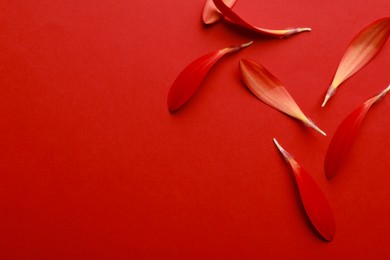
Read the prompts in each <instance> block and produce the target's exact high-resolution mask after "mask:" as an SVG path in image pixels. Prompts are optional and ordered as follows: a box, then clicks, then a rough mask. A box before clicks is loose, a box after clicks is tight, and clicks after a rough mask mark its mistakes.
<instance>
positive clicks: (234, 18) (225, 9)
mask: <svg viewBox="0 0 390 260" xmlns="http://www.w3.org/2000/svg"><path fill="white" fill-rule="evenodd" d="M213 2H214V4H215V6H216V7H217V8H218V10H219V11H220V12H221V13H222V14H223V15H224V16H225V18H227V19H228V20H229V21H230V22H232V23H234V24H236V25H239V26H241V27H244V28H246V29H248V30H251V31H254V32H256V33H259V34H260V35H265V36H272V37H277V38H284V37H288V36H291V35H293V34H296V33H300V32H305V31H311V29H310V28H293V29H284V30H272V29H264V28H260V27H256V26H253V25H251V24H249V23H247V22H246V21H244V20H243V19H242V18H241V17H240V16H238V15H237V14H236V13H235V12H233V11H232V9H230V8H229V6H227V5H226V4H225V3H224V2H223V0H213Z"/></svg>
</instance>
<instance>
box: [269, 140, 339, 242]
mask: <svg viewBox="0 0 390 260" xmlns="http://www.w3.org/2000/svg"><path fill="white" fill-rule="evenodd" d="M274 143H275V145H276V147H277V148H278V149H279V151H280V153H281V154H282V156H283V158H284V159H285V160H286V162H287V163H288V164H289V165H290V166H291V169H292V170H293V172H294V177H295V180H296V182H297V185H298V189H299V195H300V197H301V200H302V204H303V206H304V208H305V211H306V213H307V216H308V217H309V219H310V221H311V223H312V224H313V226H314V228H315V229H316V230H317V231H318V233H319V234H320V235H321V236H322V237H323V238H324V239H325V240H327V241H332V240H333V238H334V236H335V234H336V222H335V220H334V216H333V212H332V208H331V207H330V205H329V202H328V200H327V199H326V197H325V196H324V194H323V193H322V191H321V189H320V188H319V187H318V185H317V183H316V182H315V181H314V180H313V178H312V177H311V176H310V175H309V174H308V173H307V172H306V171H305V170H304V169H303V168H302V167H301V166H300V165H299V164H298V163H297V161H295V159H294V158H293V157H292V156H291V155H290V154H289V153H288V152H287V151H286V150H284V149H283V147H282V146H280V144H279V143H278V141H277V140H276V139H275V138H274Z"/></svg>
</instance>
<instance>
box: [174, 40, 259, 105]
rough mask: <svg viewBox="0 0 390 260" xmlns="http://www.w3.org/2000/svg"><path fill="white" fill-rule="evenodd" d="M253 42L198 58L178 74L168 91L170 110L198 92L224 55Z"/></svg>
mask: <svg viewBox="0 0 390 260" xmlns="http://www.w3.org/2000/svg"><path fill="white" fill-rule="evenodd" d="M252 43H253V42H252V41H251V42H248V43H245V44H241V45H239V46H232V47H227V48H223V49H220V50H217V51H213V52H211V53H208V54H206V55H203V56H202V57H200V58H198V59H196V60H195V61H193V62H192V63H191V64H189V65H188V66H187V67H186V68H185V69H184V70H183V71H182V72H181V73H180V74H179V76H177V78H176V80H175V82H173V84H172V87H171V88H170V90H169V93H168V100H167V103H168V110H169V111H170V112H174V111H176V110H178V109H179V108H180V107H181V106H183V105H184V104H185V103H186V102H187V101H188V100H189V99H190V98H191V97H192V95H193V94H194V93H195V92H196V90H197V89H198V88H199V86H200V84H201V83H202V81H203V79H204V78H205V77H206V75H207V73H208V72H209V70H210V69H211V68H212V67H213V65H214V64H215V63H216V62H217V61H218V60H220V59H221V58H222V57H223V56H225V55H226V54H229V53H233V52H236V51H239V50H241V49H242V48H245V47H247V46H249V45H251V44H252Z"/></svg>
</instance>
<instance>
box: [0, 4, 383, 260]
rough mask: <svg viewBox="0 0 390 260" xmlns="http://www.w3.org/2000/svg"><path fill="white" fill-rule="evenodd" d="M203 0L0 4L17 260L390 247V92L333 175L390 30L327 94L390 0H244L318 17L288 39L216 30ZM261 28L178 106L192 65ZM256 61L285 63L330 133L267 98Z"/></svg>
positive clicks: (276, 69)
mask: <svg viewBox="0 0 390 260" xmlns="http://www.w3.org/2000/svg"><path fill="white" fill-rule="evenodd" d="M203 4H204V1H203V0H199V1H198V0H196V1H195V0H193V1H178V0H175V1H141V0H132V1H125V0H114V1H109V0H104V1H91V0H84V1H75V0H70V1H69V0H68V1H60V0H58V1H52V0H39V1H20V0H13V1H4V0H3V1H0V12H1V15H0V140H1V144H0V176H1V179H0V258H1V259H88V258H90V259H286V258H289V259H346V258H355V259H368V258H370V259H386V258H390V247H389V246H388V245H389V242H390V238H389V233H390V232H389V231H390V222H389V215H390V175H389V173H390V164H389V159H390V158H389V153H388V148H389V145H390V141H389V140H390V135H389V130H390V120H389V116H388V113H389V111H390V97H385V98H384V99H383V100H382V101H381V102H380V103H378V104H377V105H375V106H374V107H373V108H372V110H371V111H370V112H369V115H368V116H367V118H366V119H365V122H364V124H363V127H362V129H361V132H360V134H359V137H358V138H357V141H356V143H355V144H354V146H353V149H352V152H351V154H350V156H349V158H348V160H347V161H346V163H345V166H344V167H343V168H342V170H341V172H340V173H339V174H338V175H337V176H336V177H335V178H334V179H332V180H331V181H328V180H326V178H325V176H324V172H323V161H324V157H325V152H326V149H327V146H328V144H329V142H330V137H331V136H332V135H333V133H334V131H335V130H336V128H337V126H338V125H339V124H340V122H341V121H342V120H343V119H344V118H345V117H346V116H347V115H348V114H349V113H350V112H351V111H352V110H353V109H354V108H356V107H357V106H358V105H359V104H361V103H362V102H363V101H364V100H366V99H367V98H369V97H371V96H373V95H374V94H376V93H378V92H379V91H380V90H382V89H384V88H385V87H386V86H387V85H388V84H389V68H390V59H389V57H390V45H389V42H388V43H387V44H386V45H385V47H384V49H383V50H382V52H381V53H380V54H379V55H378V56H377V57H376V58H375V59H374V60H373V61H372V62H371V63H370V64H369V65H368V66H367V67H365V68H364V69H363V70H362V71H360V72H359V73H358V74H356V75H355V76H353V77H352V78H351V79H350V80H348V81H347V82H345V83H344V85H343V86H342V87H340V88H339V90H338V92H337V94H336V95H335V96H334V97H333V98H332V99H331V100H330V102H329V103H328V104H327V106H326V107H325V108H321V102H322V101H323V98H324V95H325V93H326V89H327V88H328V85H329V84H330V82H331V80H332V77H333V74H334V72H335V70H336V68H337V65H338V63H339V61H340V59H341V57H342V55H343V53H344V50H345V48H346V47H347V45H348V43H349V42H350V40H351V39H352V38H353V36H354V35H355V34H356V33H357V32H358V31H360V29H362V28H363V27H364V26H366V25H367V24H369V23H371V22H372V21H374V20H376V19H378V18H381V17H384V16H389V11H390V1H388V0H376V1H361V0H354V1H352V0H345V1H335V0H332V1H312V0H299V1H298V0H292V1H285V0H273V1H255V0H240V1H239V2H238V3H237V4H236V6H235V8H234V10H235V11H236V12H237V13H238V14H240V15H241V16H242V17H243V18H244V19H245V20H247V21H248V22H250V23H252V24H254V25H258V26H260V27H264V28H275V29H279V28H280V29H283V28H286V27H311V28H312V29H313V31H312V32H310V33H302V34H299V35H296V36H293V37H291V38H289V39H284V40H275V39H263V38H261V37H257V36H255V35H253V34H250V33H249V34H248V33H242V32H241V30H239V29H238V28H234V27H231V25H230V24H228V23H226V22H221V23H218V24H216V25H214V26H210V27H204V26H203V25H202V22H201V12H202V8H203ZM249 40H254V41H255V43H254V44H253V46H250V47H248V48H247V49H245V50H242V51H240V52H239V53H236V54H234V55H231V56H229V57H225V58H224V60H223V61H221V62H220V63H218V64H217V66H216V67H215V68H214V69H212V71H211V73H210V74H209V76H208V77H207V78H206V80H205V81H204V83H203V85H202V87H201V88H200V89H199V91H198V93H196V95H195V96H194V97H193V98H192V100H191V101H190V102H189V103H188V104H187V105H186V106H185V107H183V109H182V110H181V111H179V112H178V113H176V114H173V115H172V114H170V113H169V112H168V109H167V105H166V97H167V93H168V90H169V88H170V86H171V84H172V83H173V81H174V80H175V78H176V76H177V75H178V74H179V73H180V71H181V70H182V69H183V68H184V67H185V66H186V65H187V64H189V63H190V62H191V61H193V60H194V59H196V58H198V57H200V56H201V55H203V54H205V53H207V52H210V51H213V50H216V49H219V48H223V47H226V46H229V45H232V44H240V43H244V42H248V41H249ZM240 58H251V59H255V60H257V61H259V62H260V63H261V64H262V65H264V66H265V67H266V68H267V69H268V70H270V71H271V72H272V73H273V74H274V75H275V76H277V77H278V78H279V79H280V80H281V81H282V82H283V83H284V84H285V86H286V87H287V89H288V90H289V91H290V93H291V95H292V96H293V97H294V98H295V100H296V101H297V103H298V104H299V105H300V107H301V108H302V110H303V111H304V112H305V113H306V114H307V115H308V116H309V117H310V118H312V119H313V120H314V121H315V122H316V123H317V124H318V125H319V127H321V128H322V129H323V130H324V131H325V132H327V133H328V137H323V136H321V135H319V134H318V133H316V132H314V131H312V130H310V129H307V128H305V127H303V126H302V125H300V124H299V123H298V122H297V121H294V120H293V119H291V118H288V117H287V116H286V115H284V114H282V113H280V112H278V111H276V110H274V109H272V108H270V107H268V106H267V105H265V104H263V103H262V102H261V101H259V100H258V99H256V98H255V97H254V96H253V95H252V94H251V93H250V92H249V91H248V90H247V89H245V87H244V86H243V84H242V83H241V82H240V80H239V73H238V68H237V66H238V61H239V59H240ZM273 137H277V138H278V140H279V142H280V143H281V144H282V145H283V146H284V147H285V148H286V149H287V150H288V151H290V152H291V153H292V154H294V155H295V157H296V159H297V160H298V161H299V162H300V164H301V165H302V167H304V168H305V169H306V170H307V171H308V172H310V173H311V174H312V176H313V178H314V179H315V180H316V181H317V183H318V184H319V186H320V187H321V188H322V189H323V191H324V193H325V195H326V196H327V198H328V199H329V201H330V203H331V205H332V207H333V210H334V214H335V219H336V223H337V233H336V237H335V239H334V241H333V242H331V243H326V242H324V241H323V240H321V238H320V237H319V236H318V235H317V234H316V233H315V231H314V229H313V228H312V227H311V226H310V223H309V221H308V219H307V217H306V215H305V213H304V210H303V208H302V206H301V203H300V201H299V198H298V190H297V188H296V186H295V183H294V179H293V177H292V173H291V172H290V170H289V168H288V166H287V165H286V164H285V163H284V162H283V159H282V158H281V157H280V155H279V154H278V151H277V150H276V148H275V147H274V144H273V142H272V138H273Z"/></svg>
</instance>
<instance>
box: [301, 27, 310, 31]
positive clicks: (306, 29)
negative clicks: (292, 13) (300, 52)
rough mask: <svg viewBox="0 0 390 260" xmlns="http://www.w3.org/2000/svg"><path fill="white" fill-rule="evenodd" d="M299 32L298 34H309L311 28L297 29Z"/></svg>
mask: <svg viewBox="0 0 390 260" xmlns="http://www.w3.org/2000/svg"><path fill="white" fill-rule="evenodd" d="M299 31H300V32H311V28H308V27H306V28H299Z"/></svg>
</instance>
